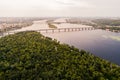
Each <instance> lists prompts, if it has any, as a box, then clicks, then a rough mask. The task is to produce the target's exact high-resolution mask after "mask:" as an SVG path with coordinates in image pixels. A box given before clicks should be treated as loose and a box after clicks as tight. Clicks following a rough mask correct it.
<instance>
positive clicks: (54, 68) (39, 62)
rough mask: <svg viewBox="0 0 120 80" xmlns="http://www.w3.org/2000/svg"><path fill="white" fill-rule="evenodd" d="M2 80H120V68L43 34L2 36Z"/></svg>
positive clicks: (0, 79)
mask: <svg viewBox="0 0 120 80" xmlns="http://www.w3.org/2000/svg"><path fill="white" fill-rule="evenodd" d="M0 80H120V67H119V66H117V65H115V64H112V63H110V62H108V61H105V60H103V59H101V58H98V57H96V56H94V55H92V54H90V53H88V52H86V51H84V50H81V51H79V50H78V49H77V48H75V47H73V46H69V45H66V44H60V43H59V42H58V41H57V40H52V39H51V38H48V37H45V36H43V35H41V34H40V33H37V32H34V31H31V32H20V33H17V34H14V35H9V36H6V37H3V38H0Z"/></svg>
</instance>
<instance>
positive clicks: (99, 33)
mask: <svg viewBox="0 0 120 80" xmlns="http://www.w3.org/2000/svg"><path fill="white" fill-rule="evenodd" d="M65 25H66V24H65ZM41 28H42V29H43V28H45V29H46V28H49V27H48V25H47V24H46V21H45V20H44V21H37V22H34V24H33V25H32V26H29V27H26V28H22V29H20V30H17V31H24V30H38V29H41ZM42 34H43V35H45V36H48V37H51V38H54V39H57V40H58V41H60V42H61V43H66V44H69V45H73V46H75V47H77V48H79V49H80V50H81V49H84V50H86V51H88V52H91V53H92V54H94V55H95V56H98V57H101V58H103V59H105V60H108V61H111V62H113V63H116V64H118V65H120V33H114V32H109V31H104V30H92V31H77V32H56V33H42Z"/></svg>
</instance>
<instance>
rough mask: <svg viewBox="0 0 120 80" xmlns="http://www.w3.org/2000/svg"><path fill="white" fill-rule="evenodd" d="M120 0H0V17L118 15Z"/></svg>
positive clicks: (119, 12)
mask: <svg viewBox="0 0 120 80" xmlns="http://www.w3.org/2000/svg"><path fill="white" fill-rule="evenodd" d="M119 4H120V0H0V17H25V16H26V17H47V16H49V17H56V16H68V17H119V16H120V15H119V14H120V5H119Z"/></svg>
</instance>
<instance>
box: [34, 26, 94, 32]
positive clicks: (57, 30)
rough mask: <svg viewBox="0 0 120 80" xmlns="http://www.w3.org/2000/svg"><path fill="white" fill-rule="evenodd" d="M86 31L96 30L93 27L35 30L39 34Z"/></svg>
mask: <svg viewBox="0 0 120 80" xmlns="http://www.w3.org/2000/svg"><path fill="white" fill-rule="evenodd" d="M84 30H94V28H93V27H81V28H55V29H40V30H35V31H37V32H45V33H49V32H52V33H55V32H73V31H84ZM33 31H34V30H33Z"/></svg>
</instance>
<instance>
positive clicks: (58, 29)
mask: <svg viewBox="0 0 120 80" xmlns="http://www.w3.org/2000/svg"><path fill="white" fill-rule="evenodd" d="M85 30H95V28H93V27H80V28H50V29H40V30H26V31H37V32H40V33H56V32H73V31H74V32H75V31H85ZM18 32H22V31H9V32H5V33H0V36H5V35H9V34H15V33H18Z"/></svg>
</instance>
